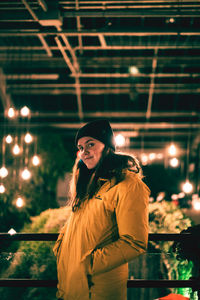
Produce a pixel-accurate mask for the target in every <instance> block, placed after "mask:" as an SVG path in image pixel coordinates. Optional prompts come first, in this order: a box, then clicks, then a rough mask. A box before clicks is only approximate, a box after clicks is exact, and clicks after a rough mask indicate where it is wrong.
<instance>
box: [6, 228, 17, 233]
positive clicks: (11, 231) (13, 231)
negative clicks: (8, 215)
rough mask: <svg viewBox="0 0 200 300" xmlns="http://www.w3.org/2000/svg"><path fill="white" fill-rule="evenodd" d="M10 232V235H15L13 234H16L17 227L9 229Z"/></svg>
mask: <svg viewBox="0 0 200 300" xmlns="http://www.w3.org/2000/svg"><path fill="white" fill-rule="evenodd" d="M8 233H9V234H10V235H13V234H15V233H17V232H16V231H15V229H13V228H11V229H10V230H9V231H8Z"/></svg>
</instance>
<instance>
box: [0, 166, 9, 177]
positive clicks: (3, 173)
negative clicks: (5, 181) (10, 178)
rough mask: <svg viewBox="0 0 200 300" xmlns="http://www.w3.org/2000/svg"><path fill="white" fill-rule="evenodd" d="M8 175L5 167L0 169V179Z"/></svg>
mask: <svg viewBox="0 0 200 300" xmlns="http://www.w3.org/2000/svg"><path fill="white" fill-rule="evenodd" d="M7 175H8V170H7V169H6V167H5V166H3V167H1V169H0V177H1V178H5V177H6V176H7Z"/></svg>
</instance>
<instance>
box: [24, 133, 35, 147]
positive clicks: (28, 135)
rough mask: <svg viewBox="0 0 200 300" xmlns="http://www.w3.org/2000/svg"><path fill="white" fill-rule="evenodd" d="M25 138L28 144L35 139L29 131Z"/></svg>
mask: <svg viewBox="0 0 200 300" xmlns="http://www.w3.org/2000/svg"><path fill="white" fill-rule="evenodd" d="M24 140H25V142H26V143H27V144H30V143H31V142H32V141H33V137H32V135H31V134H30V133H29V132H27V133H26V135H25V137H24Z"/></svg>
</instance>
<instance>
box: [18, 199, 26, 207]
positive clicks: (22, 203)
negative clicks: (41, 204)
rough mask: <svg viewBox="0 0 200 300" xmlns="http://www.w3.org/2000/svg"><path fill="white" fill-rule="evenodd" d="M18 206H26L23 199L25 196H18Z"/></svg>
mask: <svg viewBox="0 0 200 300" xmlns="http://www.w3.org/2000/svg"><path fill="white" fill-rule="evenodd" d="M16 206H17V207H22V206H24V200H23V198H21V197H18V198H17V200H16Z"/></svg>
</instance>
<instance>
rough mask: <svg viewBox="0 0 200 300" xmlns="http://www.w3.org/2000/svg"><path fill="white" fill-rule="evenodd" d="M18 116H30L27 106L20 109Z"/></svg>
mask: <svg viewBox="0 0 200 300" xmlns="http://www.w3.org/2000/svg"><path fill="white" fill-rule="evenodd" d="M20 114H21V116H22V117H28V116H29V115H30V109H29V108H28V107H27V106H24V107H22V108H21V109H20Z"/></svg>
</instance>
